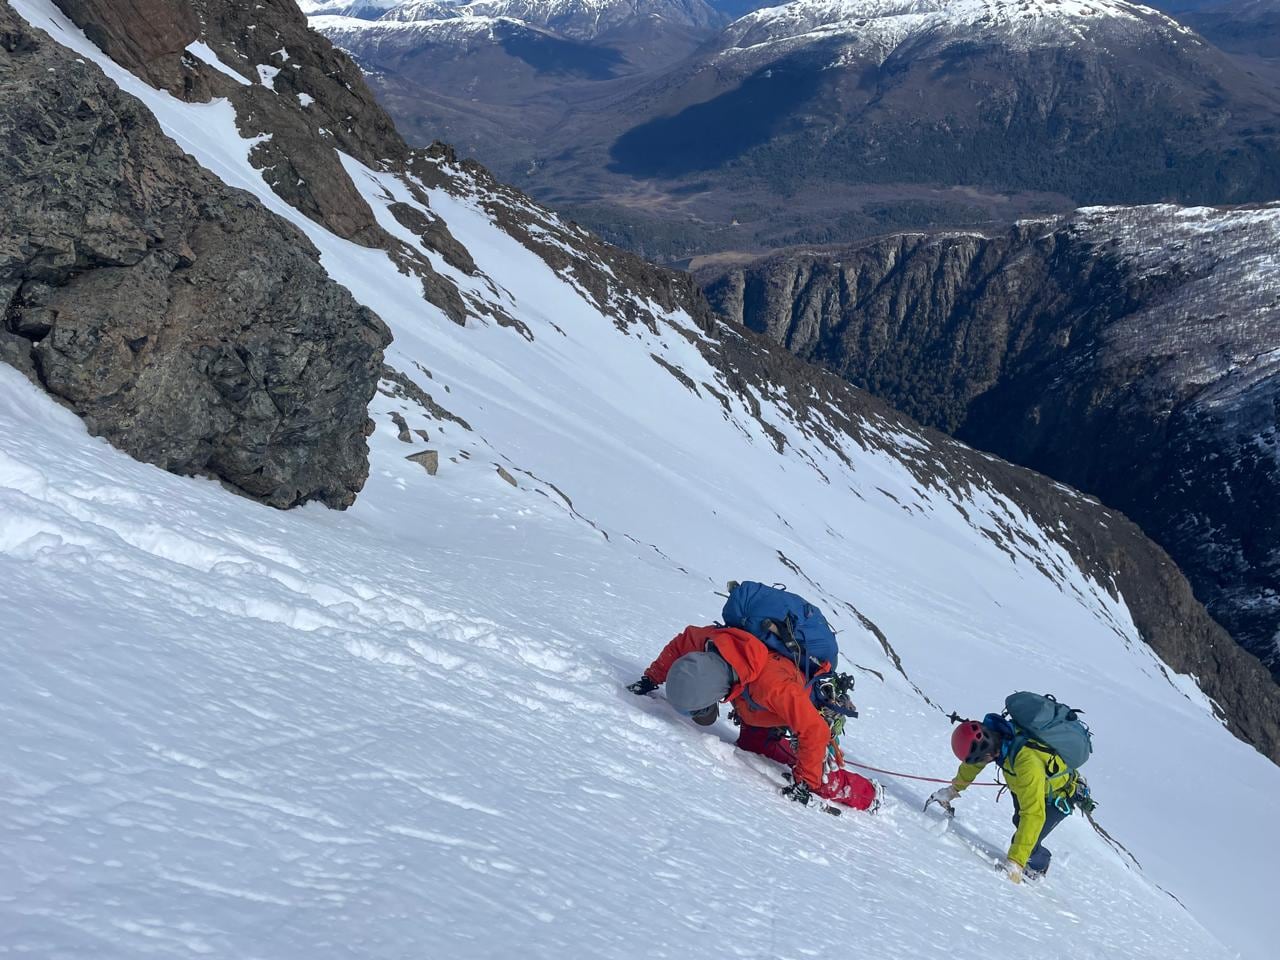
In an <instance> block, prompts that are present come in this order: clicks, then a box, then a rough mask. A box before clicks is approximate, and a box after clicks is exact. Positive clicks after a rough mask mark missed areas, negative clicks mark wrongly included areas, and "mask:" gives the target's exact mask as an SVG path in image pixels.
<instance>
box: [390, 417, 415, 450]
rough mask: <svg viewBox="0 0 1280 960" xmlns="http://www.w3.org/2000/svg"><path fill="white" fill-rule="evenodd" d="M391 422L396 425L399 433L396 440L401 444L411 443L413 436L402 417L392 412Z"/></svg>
mask: <svg viewBox="0 0 1280 960" xmlns="http://www.w3.org/2000/svg"><path fill="white" fill-rule="evenodd" d="M391 422H392V423H394V424H395V425H396V429H397V430H398V431H399V433H398V434H397V439H398V440H399V441H400V442H401V443H413V436H412V435H411V434H410V433H409V424H408V422H407V421H406V420H405V418H404V417H403V416H401V415H400V414H398V413H396V412H394V411H392V413H391Z"/></svg>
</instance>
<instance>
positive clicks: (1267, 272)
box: [709, 206, 1280, 675]
mask: <svg viewBox="0 0 1280 960" xmlns="http://www.w3.org/2000/svg"><path fill="white" fill-rule="evenodd" d="M1278 250H1280V207H1276V206H1272V207H1267V208H1259V209H1255V210H1249V209H1244V210H1237V211H1212V210H1182V209H1179V208H1174V207H1144V208H1113V209H1103V210H1090V211H1083V212H1081V213H1080V214H1077V215H1076V216H1074V217H1071V218H1066V219H1063V220H1061V221H1058V220H1055V221H1049V222H1041V223H1029V224H1023V225H1021V226H1019V227H1017V228H1015V229H1013V230H1011V231H1009V232H1008V233H1006V234H1003V235H1000V236H995V237H983V236H978V235H943V236H937V237H929V236H923V235H913V236H901V237H891V238H886V239H883V240H879V241H875V242H871V243H866V244H863V245H860V246H857V247H853V248H849V249H844V250H840V251H835V252H830V253H815V254H794V255H783V256H779V257H774V258H769V259H767V260H763V261H759V262H757V263H755V264H752V265H750V266H748V267H745V268H741V269H735V270H732V271H730V272H729V273H728V274H726V275H724V276H723V277H721V278H719V279H717V280H715V281H714V282H712V283H711V286H710V288H709V289H710V294H711V297H712V299H713V300H714V302H715V303H716V304H717V305H718V307H719V308H720V309H721V310H722V311H723V312H724V313H725V314H726V315H727V316H730V317H733V318H734V319H737V320H740V321H742V322H744V323H745V324H746V325H748V326H749V327H752V328H753V329H757V330H761V331H764V332H766V333H767V334H768V335H769V336H770V337H771V338H772V339H774V340H775V341H777V342H779V343H782V344H785V345H786V346H787V347H789V348H790V349H791V350H793V351H794V352H795V353H797V354H798V355H800V356H802V357H805V358H807V359H810V360H813V361H816V362H819V363H822V364H824V365H826V366H827V367H829V368H830V369H832V370H834V371H836V372H838V373H839V374H841V375H842V376H845V377H847V378H848V379H849V380H850V381H851V382H853V383H855V384H857V385H858V386H861V387H864V388H866V389H868V390H870V391H872V392H873V393H875V394H877V395H879V396H883V397H885V398H886V399H888V400H889V401H890V402H892V403H893V404H894V405H895V406H898V407H899V408H901V409H903V410H905V411H906V412H907V413H909V414H911V415H913V416H915V417H918V418H919V419H921V420H923V421H924V422H926V423H930V424H933V425H936V426H938V427H941V428H943V429H945V430H948V431H951V432H954V433H955V435H956V436H957V437H959V438H961V439H962V440H964V441H965V442H967V443H972V444H974V445H975V446H978V447H982V448H984V449H988V450H992V451H994V452H996V453H998V454H1000V455H1001V456H1003V457H1006V458H1008V459H1010V460H1014V461H1015V462H1019V463H1024V464H1027V465H1028V466H1031V467H1033V468H1035V469H1037V470H1040V471H1043V472H1044V473H1047V474H1049V475H1050V476H1053V477H1055V478H1057V479H1059V480H1062V481H1064V482H1066V483H1069V484H1071V485H1072V486H1075V487H1077V488H1079V489H1082V490H1086V491H1088V492H1090V493H1093V494H1096V495H1098V496H1099V497H1101V498H1102V499H1103V500H1104V501H1106V502H1107V503H1109V504H1112V505H1114V506H1115V507H1118V508H1119V509H1121V510H1123V511H1125V512H1126V513H1127V514H1128V515H1129V516H1131V517H1133V518H1134V519H1135V520H1136V521H1138V523H1140V524H1141V525H1142V527H1143V529H1145V530H1146V531H1147V532H1148V533H1149V534H1150V535H1151V536H1153V537H1154V538H1155V539H1156V540H1157V541H1158V542H1160V543H1161V544H1163V545H1164V547H1165V548H1166V549H1168V550H1169V551H1170V553H1171V554H1172V555H1173V556H1174V558H1175V559H1176V560H1177V562H1178V564H1179V565H1180V566H1181V567H1182V568H1183V570H1185V571H1186V573H1187V575H1188V577H1189V578H1190V580H1191V582H1192V584H1193V585H1194V586H1195V589H1196V592H1197V595H1198V596H1200V598H1201V599H1202V600H1203V601H1204V602H1205V603H1206V604H1207V605H1208V607H1209V609H1210V611H1211V612H1212V613H1213V615H1214V616H1215V617H1216V618H1217V619H1218V620H1219V621H1220V622H1221V623H1223V624H1224V625H1225V626H1226V627H1227V629H1228V630H1229V631H1230V632H1231V634H1232V635H1233V636H1234V637H1236V638H1237V639H1238V640H1239V641H1240V642H1241V643H1242V644H1243V645H1245V646H1246V648H1248V649H1250V650H1252V651H1254V652H1255V653H1257V654H1258V655H1260V656H1262V657H1264V658H1265V659H1267V660H1268V662H1269V663H1270V664H1271V665H1272V666H1273V669H1274V670H1276V672H1277V675H1280V651H1278V650H1277V648H1276V637H1277V633H1278V632H1280V595H1277V593H1276V584H1277V583H1280V519H1278V518H1280V511H1277V510H1276V507H1275V504H1276V503H1277V502H1280V440H1278V434H1280V355H1278V354H1277V353H1276V349H1275V347H1276V344H1277V343H1280V300H1278V299H1277V296H1276V289H1277V285H1280V253H1277V251H1278Z"/></svg>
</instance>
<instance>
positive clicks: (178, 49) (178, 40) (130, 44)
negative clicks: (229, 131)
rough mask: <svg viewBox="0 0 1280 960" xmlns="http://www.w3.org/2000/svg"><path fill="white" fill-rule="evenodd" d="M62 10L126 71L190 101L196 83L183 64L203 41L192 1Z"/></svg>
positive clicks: (80, 0) (109, 3) (152, 0)
mask: <svg viewBox="0 0 1280 960" xmlns="http://www.w3.org/2000/svg"><path fill="white" fill-rule="evenodd" d="M58 5H59V6H60V7H61V8H62V11H63V12H64V13H65V14H66V15H67V16H68V17H70V18H71V21H72V23H74V24H75V25H76V26H78V27H79V28H80V29H81V30H83V31H84V32H85V35H86V36H87V37H88V38H89V39H90V40H92V41H93V42H94V43H96V44H97V45H98V46H99V47H101V48H102V50H103V52H104V53H106V54H107V55H108V56H109V57H111V59H112V60H114V61H116V63H118V64H120V65H121V66H122V67H126V68H127V69H129V70H131V71H133V72H134V73H136V74H138V76H140V77H142V78H143V79H145V80H146V81H147V82H149V83H150V84H151V85H152V86H154V87H158V88H160V89H162V90H169V91H170V92H172V93H178V94H182V95H185V96H187V97H188V98H190V96H191V95H192V94H193V92H194V90H195V89H196V80H195V78H194V75H193V71H191V70H190V68H189V67H188V66H186V65H185V64H184V63H183V59H184V58H183V51H184V50H186V48H187V45H188V44H190V43H191V42H192V41H194V40H195V39H197V38H198V37H199V36H200V20H199V17H197V15H196V11H195V9H194V8H193V7H192V5H191V3H190V0H60V2H59V4H58ZM201 99H203V97H201Z"/></svg>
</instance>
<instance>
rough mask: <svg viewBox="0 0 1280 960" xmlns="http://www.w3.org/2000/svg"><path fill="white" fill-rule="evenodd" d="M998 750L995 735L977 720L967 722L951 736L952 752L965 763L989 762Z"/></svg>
mask: <svg viewBox="0 0 1280 960" xmlns="http://www.w3.org/2000/svg"><path fill="white" fill-rule="evenodd" d="M998 748H999V745H998V743H997V741H996V738H995V735H994V734H992V732H991V731H990V730H988V729H987V728H986V727H984V726H983V725H982V724H980V723H979V722H978V721H977V720H966V721H965V722H964V723H962V724H960V726H958V727H956V728H955V730H954V731H953V732H952V734H951V750H952V752H954V753H955V755H956V756H957V757H959V758H960V759H961V760H963V761H964V762H965V763H978V762H979V761H981V760H984V759H985V760H989V759H991V758H992V757H993V756H994V755H995V752H996V750H997V749H998Z"/></svg>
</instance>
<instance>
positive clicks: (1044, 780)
mask: <svg viewBox="0 0 1280 960" xmlns="http://www.w3.org/2000/svg"><path fill="white" fill-rule="evenodd" d="M985 767H986V764H985V763H981V764H980V763H962V764H960V769H959V770H957V771H956V776H955V779H954V780H952V781H951V785H952V786H953V787H955V788H956V790H957V791H961V790H964V788H965V787H967V786H969V784H971V783H973V781H974V780H976V779H977V778H978V774H980V773H982V771H983V769H984V768H985ZM1000 769H1001V770H1003V771H1004V779H1005V782H1006V783H1007V784H1008V785H1009V789H1010V790H1012V791H1013V795H1014V796H1015V797H1017V798H1018V829H1017V831H1016V832H1015V833H1014V835H1013V840H1012V841H1010V843H1009V859H1010V860H1014V861H1017V862H1018V863H1019V864H1021V865H1022V866H1024V867H1025V866H1026V865H1027V858H1028V857H1030V856H1031V851H1032V850H1034V849H1035V845H1036V841H1037V840H1039V839H1040V831H1041V829H1043V827H1044V819H1045V804H1046V803H1053V802H1055V801H1056V800H1058V799H1060V798H1061V799H1063V800H1065V801H1070V799H1071V798H1072V797H1074V796H1075V792H1076V785H1077V784H1078V783H1079V775H1078V774H1075V773H1072V772H1071V771H1070V770H1068V769H1067V765H1066V764H1065V763H1063V762H1062V758H1061V757H1059V756H1058V755H1057V754H1056V753H1047V752H1046V751H1044V750H1040V749H1038V748H1037V747H1035V746H1034V745H1033V744H1030V743H1028V744H1026V745H1025V746H1024V747H1023V748H1022V749H1021V750H1019V751H1018V752H1017V753H1016V754H1014V756H1013V760H1012V761H1010V760H1008V759H1005V760H1003V761H1001V763H1000Z"/></svg>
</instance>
